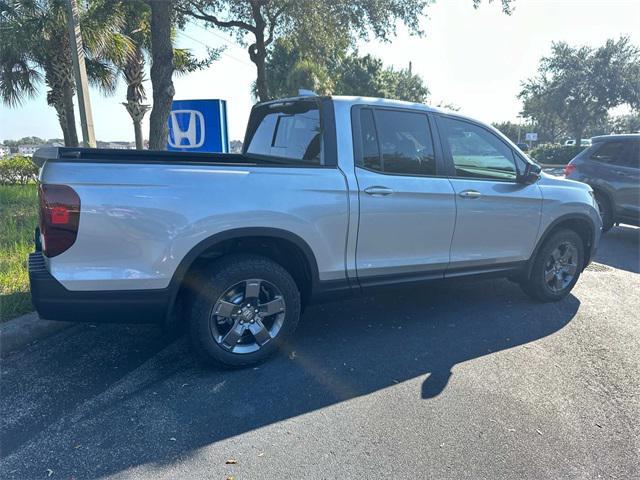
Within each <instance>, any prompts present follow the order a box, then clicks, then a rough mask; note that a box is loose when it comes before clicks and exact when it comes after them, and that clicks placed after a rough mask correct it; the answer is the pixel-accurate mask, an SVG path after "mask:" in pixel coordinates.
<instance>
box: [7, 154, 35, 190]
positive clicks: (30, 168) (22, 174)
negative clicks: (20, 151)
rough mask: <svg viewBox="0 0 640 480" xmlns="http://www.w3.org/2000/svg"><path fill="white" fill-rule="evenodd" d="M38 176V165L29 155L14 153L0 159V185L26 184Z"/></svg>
mask: <svg viewBox="0 0 640 480" xmlns="http://www.w3.org/2000/svg"><path fill="white" fill-rule="evenodd" d="M37 177H38V167H37V166H36V165H35V164H34V163H33V162H32V161H31V159H30V158H29V157H22V156H19V155H16V156H14V157H10V158H6V159H3V160H0V185H26V184H27V183H31V182H34V181H35V180H36V178H37Z"/></svg>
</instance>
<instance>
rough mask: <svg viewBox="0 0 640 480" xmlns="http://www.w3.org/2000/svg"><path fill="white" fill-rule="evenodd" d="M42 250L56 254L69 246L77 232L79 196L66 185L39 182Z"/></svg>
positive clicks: (74, 239) (53, 255)
mask: <svg viewBox="0 0 640 480" xmlns="http://www.w3.org/2000/svg"><path fill="white" fill-rule="evenodd" d="M38 197H39V198H40V233H41V234H42V250H43V253H44V254H45V255H46V256H47V257H55V256H56V255H60V254H61V253H62V252H64V251H65V250H67V249H69V247H71V245H73V243H74V242H75V241H76V237H77V236H78V225H79V222H80V197H78V194H77V193H76V192H75V191H74V190H73V188H71V187H69V186H67V185H40V187H39V188H38Z"/></svg>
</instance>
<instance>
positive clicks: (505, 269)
mask: <svg viewBox="0 0 640 480" xmlns="http://www.w3.org/2000/svg"><path fill="white" fill-rule="evenodd" d="M34 160H35V161H36V162H37V164H38V165H39V166H40V167H41V170H40V187H39V194H40V214H41V215H40V217H41V218H40V225H39V228H38V230H37V232H36V252H35V253H33V254H32V255H31V256H30V258H29V271H30V279H31V289H32V295H33V302H34V305H35V307H36V309H37V310H38V312H39V313H40V315H41V316H42V317H43V318H48V319H60V320H76V321H88V322H102V321H105V322H164V323H170V324H175V323H176V322H186V323H188V325H189V329H190V335H191V339H192V341H193V344H194V349H195V351H196V352H197V353H198V354H200V356H201V357H203V358H204V359H206V360H210V361H215V362H218V363H223V364H226V365H234V366H237V365H248V364H251V363H254V362H257V361H260V360H262V359H264V358H265V357H267V356H268V355H269V354H271V353H273V352H274V351H275V350H276V349H277V348H278V346H280V345H282V342H283V340H285V339H286V338H287V337H288V336H290V335H291V334H292V333H293V331H294V329H295V327H296V325H297V323H298V320H299V317H300V314H301V312H302V310H303V308H304V306H305V305H307V304H309V303H310V302H314V301H318V300H321V299H327V298H332V297H336V296H339V295H345V294H351V295H353V294H361V293H362V292H365V291H368V290H370V289H372V288H376V287H389V286H400V285H408V284H415V283H418V282H424V281H428V280H443V279H448V278H453V277H462V276H477V277H480V276H486V275H492V276H506V277H509V278H511V279H513V280H514V281H517V282H519V283H520V284H521V286H522V288H523V289H524V291H525V292H526V293H528V294H529V295H531V296H532V297H533V298H535V299H538V300H541V301H555V300H559V299H561V298H563V297H564V296H566V295H567V294H568V293H569V292H570V291H571V289H572V288H573V286H574V285H575V283H576V281H577V280H578V277H579V275H580V273H581V272H582V270H583V269H584V268H585V267H586V265H588V263H589V262H590V260H591V258H592V257H593V254H594V251H595V249H596V247H597V245H598V241H599V237H600V230H601V219H600V216H599V213H598V209H597V205H596V204H595V201H594V198H593V192H592V190H591V188H590V187H589V186H588V185H585V184H582V183H578V182H574V181H569V180H563V179H559V178H554V177H550V176H547V175H545V174H544V173H541V172H540V168H539V166H537V165H536V164H534V163H533V162H532V161H531V160H529V159H528V158H527V157H526V156H525V155H523V154H522V152H520V150H519V149H518V148H517V147H516V146H515V145H514V144H513V143H511V142H510V141H509V140H508V139H506V138H505V137H504V136H503V135H501V134H500V133H499V132H498V131H496V130H495V129H494V128H492V127H490V126H487V125H484V124H482V123H479V122H477V121H474V120H471V119H469V118H466V117H463V116H461V115H458V114H453V113H447V112H443V111H440V110H437V109H433V108H429V107H427V106H425V105H420V104H412V103H405V102H399V101H392V100H384V99H374V98H354V97H298V98H290V99H284V100H276V101H272V102H267V103H262V104H258V105H256V106H255V107H254V108H253V110H252V112H251V116H250V119H249V123H248V127H247V132H246V136H245V141H244V152H243V153H242V154H237V155H233V154H199V153H174V152H161V151H114V150H101V149H83V148H57V149H41V150H39V151H38V152H37V153H36V154H35V155H34ZM416 291H418V290H416Z"/></svg>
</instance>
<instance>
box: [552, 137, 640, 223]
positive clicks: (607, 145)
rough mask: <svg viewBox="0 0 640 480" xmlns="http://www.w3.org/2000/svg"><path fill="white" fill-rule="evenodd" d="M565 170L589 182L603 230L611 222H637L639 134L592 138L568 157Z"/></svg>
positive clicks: (639, 208)
mask: <svg viewBox="0 0 640 480" xmlns="http://www.w3.org/2000/svg"><path fill="white" fill-rule="evenodd" d="M564 174H565V176H566V178H569V179H571V180H578V181H580V182H584V183H588V184H589V185H591V188H593V191H594V192H595V196H596V201H597V202H598V208H599V209H600V216H601V217H602V231H603V232H606V231H607V230H609V229H611V227H612V226H613V225H614V223H628V224H631V225H639V226H640V134H631V135H605V136H601V137H594V138H592V145H591V147H589V148H587V149H585V150H583V151H582V152H580V153H579V154H578V155H577V156H576V157H575V158H574V159H573V160H571V162H569V164H568V165H567V166H566V167H565V170H564Z"/></svg>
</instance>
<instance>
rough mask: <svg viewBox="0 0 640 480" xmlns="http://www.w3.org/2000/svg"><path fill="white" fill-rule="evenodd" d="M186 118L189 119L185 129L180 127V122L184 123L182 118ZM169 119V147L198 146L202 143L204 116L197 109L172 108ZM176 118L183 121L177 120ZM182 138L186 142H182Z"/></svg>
mask: <svg viewBox="0 0 640 480" xmlns="http://www.w3.org/2000/svg"><path fill="white" fill-rule="evenodd" d="M187 118H188V119H189V121H188V124H187V125H186V129H182V128H181V127H180V123H182V125H185V122H184V120H186V119H187ZM170 119H171V130H170V131H169V145H170V146H171V147H173V148H199V147H201V146H202V145H204V116H203V115H202V113H200V112H199V111H197V110H173V111H172V112H171V117H170ZM178 119H181V120H183V121H182V122H179V120H178ZM197 127H199V129H198V128H197ZM198 134H199V135H198ZM183 140H186V142H184V143H183Z"/></svg>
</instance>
